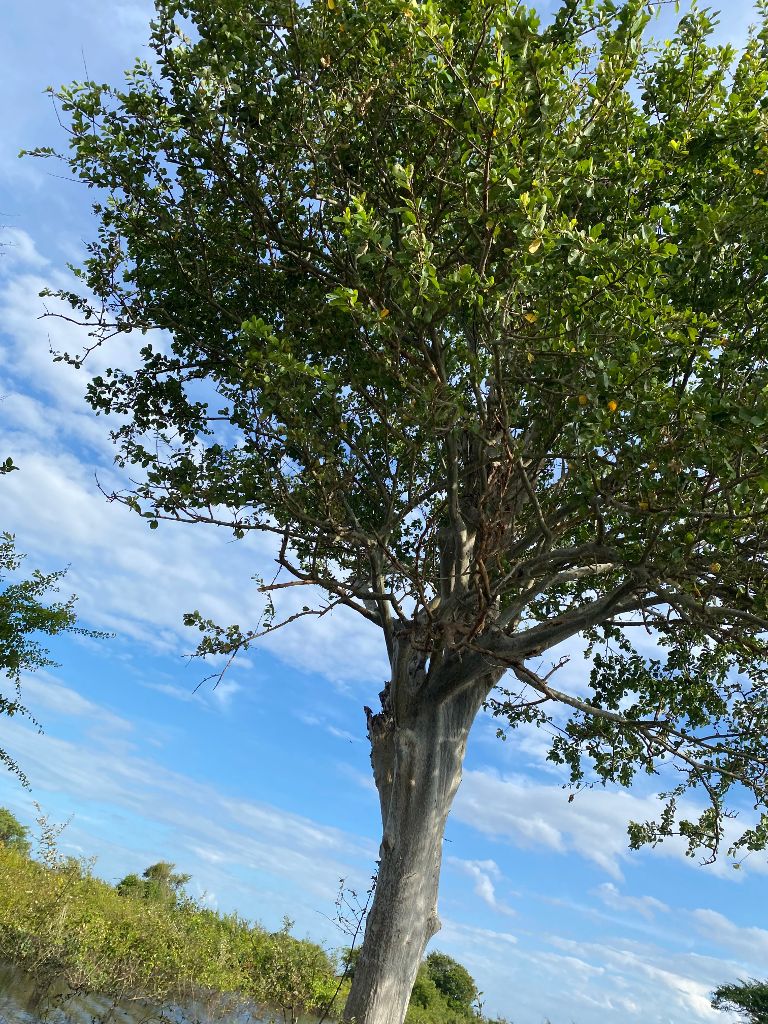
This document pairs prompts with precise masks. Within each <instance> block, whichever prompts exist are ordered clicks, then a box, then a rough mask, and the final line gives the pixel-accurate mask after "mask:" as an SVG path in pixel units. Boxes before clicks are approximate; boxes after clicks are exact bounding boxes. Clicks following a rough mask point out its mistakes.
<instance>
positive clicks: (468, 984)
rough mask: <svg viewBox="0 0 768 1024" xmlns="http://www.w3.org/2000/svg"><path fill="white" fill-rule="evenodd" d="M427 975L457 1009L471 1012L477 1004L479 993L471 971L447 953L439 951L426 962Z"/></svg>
mask: <svg viewBox="0 0 768 1024" xmlns="http://www.w3.org/2000/svg"><path fill="white" fill-rule="evenodd" d="M425 964H426V967H427V974H428V976H429V977H430V978H431V979H432V981H433V982H434V983H435V985H436V987H437V988H438V990H439V991H440V992H441V993H442V994H443V995H444V996H445V998H446V999H447V1000H448V1001H449V1002H450V1003H451V1004H452V1005H453V1006H454V1007H455V1008H459V1007H460V1008H462V1009H466V1010H467V1011H470V1010H471V1009H472V1006H473V1005H474V1004H475V1003H476V1002H477V998H478V996H479V994H480V993H479V992H478V990H477V985H476V984H475V980H474V978H473V977H472V975H471V974H470V973H469V971H468V970H467V969H466V967H464V966H463V965H462V964H460V963H459V962H458V961H457V960H454V959H453V957H451V956H448V954H447V953H440V952H438V951H437V950H435V951H434V952H432V953H430V954H429V956H428V957H427V958H426V960H425Z"/></svg>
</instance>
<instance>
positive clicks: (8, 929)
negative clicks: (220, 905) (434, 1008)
mask: <svg viewBox="0 0 768 1024" xmlns="http://www.w3.org/2000/svg"><path fill="white" fill-rule="evenodd" d="M0 960H1V961H5V962H6V963H9V964H13V965H15V966H17V967H19V968H20V969H22V970H24V971H27V972H28V973H30V974H31V975H32V976H33V977H34V978H35V979H36V981H37V983H38V986H39V988H40V991H41V996H43V997H45V995H46V990H50V991H57V992H58V991H60V990H61V987H62V986H64V988H65V989H68V990H70V991H72V992H77V993H99V994H102V995H104V996H107V997H108V998H110V999H113V1000H115V1001H126V1000H134V1001H138V1000H140V1001H142V1002H144V1003H147V1004H151V1005H155V1006H158V1007H162V1006H169V1005H174V1004H175V1005H181V1006H184V1005H188V1004H189V1003H190V1002H192V1001H195V1000H197V999H200V998H205V999H206V1000H207V999H210V998H211V997H216V996H218V997H220V1000H221V1004H222V1008H223V1009H224V1008H227V1007H228V1008H231V1006H232V1003H233V1002H236V1001H241V1002H251V1003H256V1004H258V1005H270V1006H272V1007H276V1008H278V1009H279V1010H280V1011H281V1012H282V1011H285V1013H286V1015H287V1016H288V1018H289V1019H290V1017H292V1016H297V1015H298V1014H299V1013H304V1012H308V1013H312V1012H316V1011H317V1010H318V1009H319V1008H320V1007H321V1006H324V1005H325V1004H326V1003H328V1001H330V1000H331V999H332V997H333V994H334V992H335V990H336V987H337V982H336V977H335V972H336V964H335V963H334V961H333V960H332V958H331V957H330V956H329V955H328V954H327V953H326V952H325V951H324V950H323V949H322V948H321V947H320V946H318V945H317V944H315V943H312V942H308V941H306V940H300V939H296V938H294V937H293V936H291V935H290V934H288V932H287V931H281V932H276V933H274V932H273V933H270V932H268V931H266V930H265V929H263V928H261V927H259V926H258V925H253V924H251V923H249V922H247V921H245V920H243V919H242V918H240V917H238V916H237V915H228V914H219V913H216V912H214V911H211V910H208V909H205V908H202V907H200V906H197V905H196V904H195V903H193V902H192V901H191V900H186V899H180V900H179V901H178V902H173V903H171V902H162V901H154V902H153V901H149V900H145V899H139V898H132V897H130V896H124V895H121V894H120V893H118V891H117V890H116V889H115V888H113V887H112V886H110V885H108V884H107V883H106V882H103V881H101V880H99V879H97V878H94V877H92V876H91V875H90V874H89V873H88V872H87V871H84V870H83V869H82V867H81V866H80V865H79V864H78V863H77V862H73V861H70V862H66V863H63V864H56V865H55V866H46V865H44V864H41V863H39V862H38V861H34V860H31V859H29V858H28V857H26V856H24V855H23V854H22V853H19V852H17V851H15V850H13V849H8V848H5V847H2V846H0Z"/></svg>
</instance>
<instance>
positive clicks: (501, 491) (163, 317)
mask: <svg viewBox="0 0 768 1024" xmlns="http://www.w3.org/2000/svg"><path fill="white" fill-rule="evenodd" d="M648 6H649V5H648V4H647V3H645V2H642V0H624V2H623V3H614V2H611V0H563V2H562V3H561V5H560V7H559V9H558V10H557V11H556V13H555V14H554V16H553V17H552V19H551V20H550V21H549V22H548V23H547V24H545V25H542V23H541V22H540V19H539V18H538V17H537V15H536V13H535V12H534V11H533V10H530V9H528V8H526V7H524V6H522V5H521V4H519V3H517V2H511V0H493V2H490V3H489V2H487V0H482V2H480V0H470V2H468V3H467V2H462V3H457V2H454V0H423V2H412V0H406V2H404V0H375V2H372V3H371V2H366V3H365V4H359V3H356V2H354V0H322V2H321V0H314V2H312V3H308V4H306V5H300V6H299V5H293V4H290V3H286V2H285V0H262V2H260V3H258V4H253V3H250V2H248V3H246V2H245V0H225V2H222V0H215V2H214V0H157V18H156V21H155V22H154V24H153V30H152V46H153V48H154V51H155V58H156V60H155V63H154V64H152V65H150V64H148V63H142V62H140V63H138V64H136V65H135V67H134V68H133V70H132V71H131V72H130V73H129V74H128V76H127V80H126V83H125V85H124V86H123V87H121V88H118V87H110V86H106V85H101V84H97V83H94V82H85V83H80V84H76V85H73V86H69V87H66V88H63V89H61V90H59V91H58V93H57V96H58V98H59V100H60V102H61V105H62V108H63V111H64V113H65V115H66V116H67V117H68V118H69V121H70V129H71V135H70V145H71V148H70V151H69V153H68V154H67V155H66V156H65V159H66V160H67V161H68V162H69V166H70V167H71V169H72V172H73V173H74V174H75V175H76V176H77V177H79V178H80V179H81V180H82V181H84V182H85V183H86V184H87V185H88V186H90V187H95V188H96V189H98V190H99V191H100V193H101V194H102V196H103V197H104V198H99V199H98V200H97V202H96V204H95V207H94V209H95V212H96V214H97V217H98V221H99V232H98V236H97V238H96V239H95V240H94V241H93V242H92V243H91V245H90V247H89V255H88V258H87V260H86V261H85V264H84V266H83V267H81V268H79V269H77V271H76V273H77V275H78V277H79V279H80V285H79V287H80V291H72V292H71V293H61V294H62V295H63V297H64V298H66V299H68V300H69V301H70V302H71V304H72V306H73V307H74V309H75V311H76V312H75V316H76V317H78V318H80V319H81V320H82V321H83V322H84V323H87V324H88V325H89V326H90V330H91V334H92V343H93V345H104V344H107V343H108V340H109V338H110V337H112V336H113V335H114V334H115V333H124V332H136V333H137V336H141V334H142V333H143V334H147V332H150V331H155V330H156V329H159V330H161V331H164V332H166V333H165V335H163V336H162V337H161V338H160V340H158V338H157V336H156V335H154V334H153V335H152V336H151V337H145V338H144V339H143V341H142V342H141V343H140V345H139V346H137V352H136V362H135V365H134V366H129V367H113V368H111V369H109V370H108V371H106V373H104V374H102V375H99V376H97V377H95V378H94V379H93V381H92V383H91V386H90V389H89V393H88V397H89V400H90V402H91V404H92V406H93V407H94V409H96V410H97V411H98V412H103V413H111V414H116V415H117V416H118V417H120V420H119V423H118V425H117V426H116V428H115V430H114V438H115V441H116V444H117V446H118V453H119V454H118V459H119V460H120V461H121V463H122V464H123V465H128V464H132V465H134V466H138V467H140V468H141V469H142V471H143V476H142V478H141V479H140V480H139V481H138V483H137V484H136V486H135V487H134V488H133V489H132V490H131V491H129V492H125V493H123V494H122V495H120V496H119V497H121V498H122V500H124V501H125V502H126V503H127V504H129V505H131V506H132V507H133V508H135V509H136V510H137V511H138V512H140V513H141V514H142V515H144V516H146V517H147V518H148V519H149V520H150V525H151V526H156V525H157V523H158V520H161V519H171V520H180V521H185V522H209V523H219V524H222V523H223V524H226V525H228V526H229V527H230V528H231V529H232V530H233V531H234V533H235V535H236V536H242V535H243V534H244V533H245V532H246V531H249V530H259V531H265V532H268V533H272V534H274V535H275V536H276V537H277V538H278V552H277V559H278V563H279V566H280V571H281V574H282V575H281V576H280V577H279V578H278V579H276V580H274V581H273V582H272V583H271V584H267V585H265V587H264V589H265V591H266V592H268V593H269V594H271V595H274V594H277V595H278V596H282V597H283V598H285V594H286V593H289V594H294V593H295V591H293V590H291V591H287V590H285V589H283V588H288V587H296V586H299V587H306V588H307V593H309V594H315V593H316V592H317V588H319V589H320V591H322V592H323V593H324V594H325V595H326V600H325V602H324V603H321V604H320V605H317V604H316V603H315V602H314V600H313V598H308V599H307V600H308V602H309V603H308V604H307V605H305V606H302V605H301V604H300V603H299V604H293V605H290V604H288V605H285V607H286V608H287V611H286V615H285V618H287V619H289V620H292V619H294V618H296V617H299V616H301V615H304V614H324V613H325V612H326V611H327V610H328V609H329V608H332V607H335V606H337V605H344V606H347V607H350V608H353V609H354V610H356V611H357V612H359V613H360V614H361V615H363V616H365V617H366V618H367V619H368V620H370V621H372V622H374V623H376V624H377V625H378V626H379V627H381V629H382V631H383V633H384V636H385V640H386V643H387V648H388V651H389V654H390V659H391V661H392V663H393V677H394V676H396V675H397V671H398V666H401V665H402V664H404V663H405V662H407V663H408V664H409V665H411V666H414V665H415V666H416V669H415V670H414V671H413V672H412V673H411V678H412V679H415V680H417V681H418V685H417V686H414V688H413V689H412V690H411V691H410V692H405V691H404V690H402V691H401V692H398V693H397V694H396V695H395V694H393V697H394V696H396V698H397V701H399V702H400V703H399V704H398V708H399V711H398V713H399V714H400V715H401V716H406V715H407V713H408V709H409V707H411V706H415V703H418V702H419V701H424V700H431V699H434V700H441V699H443V698H444V697H446V696H447V695H449V694H451V693H454V692H456V690H457V688H460V687H461V686H464V685H466V683H467V681H468V680H471V679H472V678H477V677H480V676H481V675H484V674H485V675H487V674H488V673H489V672H490V673H491V674H492V675H493V674H494V673H495V676H494V678H498V677H499V675H500V674H501V672H502V671H503V670H504V669H511V670H512V672H513V673H514V675H515V677H516V680H517V684H519V685H516V686H515V687H514V688H511V687H509V688H506V689H502V690H501V691H500V692H499V693H497V695H496V696H495V697H494V698H493V701H492V704H491V706H492V708H493V709H494V710H495V711H496V712H497V713H499V714H501V715H503V716H504V717H505V718H507V719H508V720H509V721H510V722H511V724H512V725H515V724H518V723H519V722H521V721H536V722H537V723H539V724H544V723H546V722H549V721H551V720H552V714H553V709H557V708H563V707H564V708H565V709H566V710H567V711H569V712H571V717H570V719H568V720H567V722H566V723H565V725H563V724H562V721H561V720H558V723H557V724H558V728H559V729H560V731H559V732H558V733H557V738H556V739H555V741H554V745H553V750H552V754H551V756H552V757H553V758H554V759H555V760H558V761H561V762H566V763H567V764H569V765H570V769H571V773H572V777H573V779H574V780H575V781H577V782H589V781H591V780H593V779H594V778H597V779H601V780H603V781H606V780H612V781H617V782H620V783H622V784H627V783H629V782H630V781H631V779H632V778H633V776H634V775H635V773H636V771H637V770H638V769H639V768H642V769H645V770H647V771H648V772H654V771H656V770H657V769H658V766H659V765H660V764H661V763H662V762H664V761H666V760H669V761H672V762H674V763H675V765H676V766H677V767H678V768H680V770H681V773H682V774H681V776H680V783H679V785H677V784H675V785H674V786H672V787H671V788H670V792H669V794H668V796H669V802H668V804H667V806H666V810H665V812H664V814H663V816H662V818H661V819H660V820H659V821H658V822H655V823H648V824H646V825H637V826H636V827H635V828H634V831H633V833H632V841H633V843H635V844H637V843H640V842H643V841H648V840H651V841H655V840H656V839H658V838H660V837H661V836H663V835H668V834H670V833H671V832H672V831H678V832H682V833H683V834H684V835H685V836H687V838H688V839H689V842H690V848H691V850H693V849H695V848H697V847H698V846H701V845H703V846H704V847H705V848H707V849H709V850H710V851H711V852H712V853H714V852H716V850H717V849H718V847H719V844H720V840H721V838H722V835H723V815H724V813H726V811H725V803H724V800H725V796H726V793H727V792H728V790H729V789H730V788H731V787H735V788H736V790H737V792H738V791H743V789H744V788H746V791H747V793H748V795H749V798H750V799H751V800H752V802H753V803H755V804H756V805H758V806H760V807H762V806H763V805H764V801H765V796H766V770H767V769H768V748H767V746H766V739H765V737H766V735H767V734H768V710H766V701H765V691H766V678H765V668H764V664H765V655H766V642H765V632H766V628H767V627H768V574H767V573H766V553H767V550H768V532H767V531H768V526H766V523H768V517H767V516H766V513H767V512H768V466H767V465H766V447H765V444H764V439H763V437H762V434H763V432H764V427H765V424H766V423H768V365H767V363H766V356H767V355H768V347H767V341H766V297H767V291H766V272H767V270H768V253H767V252H766V245H765V239H766V224H767V219H766V182H767V181H768V174H767V173H766V172H767V171H768V163H767V158H768V136H767V135H766V129H767V125H768V118H767V115H766V110H767V109H768V93H767V85H768V23H767V22H766V17H765V9H764V6H762V5H761V6H760V7H759V14H760V19H761V20H760V26H759V28H758V30H757V31H756V32H755V33H754V34H753V35H752V36H751V38H750V40H749V42H748V43H747V45H746V47H745V48H744V49H743V50H742V51H741V52H740V53H739V54H736V52H735V51H734V49H733V48H731V47H728V46H715V45H712V43H711V41H710V35H711V32H712V28H713V23H712V20H711V16H710V15H708V14H707V13H706V12H703V11H699V12H693V13H689V14H687V15H685V17H683V18H682V19H681V21H680V23H679V26H678V29H677V32H676V34H675V35H674V38H672V39H671V40H669V41H668V42H667V43H665V44H663V45H662V44H657V43H655V42H653V41H648V39H647V38H646V36H645V35H644V33H645V32H646V29H647V27H648V23H649V18H650V15H649V11H648ZM36 152H37V153H38V154H40V155H49V154H50V153H51V151H50V150H38V151H36ZM86 355H87V353H85V354H75V355H72V354H66V353H65V354H63V358H68V359H70V360H71V361H73V362H77V363H79V362H80V361H82V359H83V358H85V357H86ZM188 621H189V622H190V623H193V624H196V625H198V626H200V628H201V629H202V630H203V631H207V635H206V637H205V639H204V640H203V643H202V644H201V651H202V652H203V653H205V652H211V651H219V652H221V651H223V652H226V653H232V652H233V651H235V650H237V649H241V648H242V647H244V646H247V644H248V643H250V642H251V641H252V640H253V639H254V638H255V636H256V635H258V632H259V631H258V630H253V629H243V628H241V627H239V626H231V627H229V628H224V627H220V626H216V625H215V624H213V623H207V622H205V621H204V620H202V619H201V618H200V616H199V615H197V614H191V615H189V616H188ZM278 624H279V623H278V621H272V619H270V618H268V619H267V622H266V627H265V628H267V629H270V628H275V627H276V625H278ZM648 633H651V634H652V637H653V638H654V640H653V642H654V643H655V644H656V647H655V649H654V651H653V653H652V656H650V657H649V656H648V650H647V647H644V646H643V643H644V642H645V641H644V640H643V642H638V641H636V639H635V638H636V637H638V636H639V637H641V638H646V636H647V634H648ZM577 636H582V637H586V638H587V639H588V640H589V641H590V642H591V643H592V644H593V645H596V646H595V652H596V653H595V658H594V669H593V672H592V676H591V680H590V688H589V696H588V697H587V698H583V697H582V696H580V695H579V694H578V693H577V692H570V691H568V690H566V689H560V688H558V687H556V686H555V685H553V683H552V682H551V681H550V677H549V676H548V675H546V674H544V673H542V672H540V671H538V670H537V669H535V668H532V667H531V666H530V665H529V664H527V663H528V662H529V661H531V660H532V659H539V658H540V657H541V656H542V655H544V654H546V652H547V651H549V650H550V649H552V648H554V647H556V646H557V645H558V644H560V643H562V642H565V641H567V640H569V639H570V638H573V637H577ZM598 652H599V653H598ZM556 713H557V712H556ZM585 754H586V755H588V757H589V758H590V759H591V761H592V765H593V774H590V775H585V769H584V766H583V760H582V759H583V755H585ZM595 773H596V774H595ZM689 786H701V787H703V788H704V789H705V790H706V793H707V796H708V800H709V804H710V806H709V808H708V809H707V810H706V811H705V812H704V813H703V815H702V816H701V817H699V818H694V819H693V820H687V819H685V818H684V819H683V820H682V821H676V812H675V800H676V799H678V798H679V797H680V796H681V795H682V793H683V792H684V791H685V789H686V788H687V787H689ZM767 839H768V819H765V818H763V819H762V820H761V823H760V824H758V825H757V826H756V827H753V828H748V829H746V830H745V831H744V833H743V835H742V837H741V839H740V840H738V844H740V845H741V846H742V847H746V848H747V849H753V848H754V849H756V848H760V847H762V846H763V845H765V843H766V840H767Z"/></svg>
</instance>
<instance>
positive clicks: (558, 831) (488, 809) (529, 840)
mask: <svg viewBox="0 0 768 1024" xmlns="http://www.w3.org/2000/svg"><path fill="white" fill-rule="evenodd" d="M568 797H569V793H568V791H567V790H564V789H563V788H562V787H561V786H557V785H551V784H546V783H540V782H534V781H532V780H531V779H529V778H527V777H525V776H522V775H509V776H502V775H500V774H498V773H497V772H495V771H491V770H468V771H466V772H465V773H464V781H463V782H462V785H461V788H460V789H459V792H458V795H457V797H456V803H455V804H454V811H453V813H454V814H455V815H456V817H457V818H458V819H459V820H460V821H462V822H464V823H466V824H468V825H471V826H472V827H474V828H476V829H478V830H479V831H480V832H482V833H484V834H485V835H487V836H491V837H493V838H496V839H504V840H506V841H509V842H511V843H513V844H514V845H515V846H519V847H522V848H526V849H532V848H533V849H535V848H536V847H543V848H546V849H550V850H554V851H556V852H558V853H563V854H566V853H567V854H570V853H577V854H579V856H581V857H584V858H585V859H586V860H589V861H592V862H593V863H594V864H597V865H598V866H599V867H601V868H602V869H603V870H604V871H605V872H606V873H607V874H608V875H610V876H611V877H612V878H614V879H616V880H620V879H621V878H622V877H623V875H622V863H623V862H625V861H626V860H627V859H628V858H629V857H630V856H632V854H631V851H630V850H629V847H628V839H627V824H628V823H629V822H630V821H647V820H649V819H654V818H656V817H658V814H659V810H660V807H661V804H660V803H659V801H658V800H657V799H656V797H655V796H652V795H647V796H639V795H636V794H634V793H631V792H628V791H624V790H612V789H608V788H603V787H595V788H594V789H587V790H583V791H581V792H579V793H577V794H576V795H575V798H574V799H573V801H569V799H568ZM679 809H680V810H681V811H684V812H687V813H691V814H693V813H697V811H696V809H695V808H694V807H691V806H688V807H687V808H686V807H685V806H684V805H683V804H682V803H681V804H680V806H679ZM734 824H735V823H734V822H728V827H729V828H730V829H731V833H732V834H737V832H736V830H735V828H734ZM724 845H727V843H726V844H724ZM685 849H686V847H685V843H684V842H682V841H681V840H680V839H679V838H677V837H672V838H671V839H668V840H665V842H663V843H661V844H660V845H659V846H657V847H655V848H653V849H652V850H650V851H649V854H650V855H651V856H658V857H674V858H676V859H679V860H681V861H682V862H684V863H686V864H689V865H691V866H692V867H694V868H695V869H696V870H697V871H699V872H710V873H712V874H718V875H720V876H722V877H727V878H733V876H734V875H735V874H736V873H735V872H734V871H733V870H732V869H731V868H730V867H729V865H728V862H727V861H725V860H723V859H721V860H719V861H718V862H717V863H715V864H712V865H702V864H701V863H699V862H698V861H696V860H692V859H691V858H689V857H686V856H685ZM749 866H750V867H751V868H752V869H754V870H756V871H765V870H766V865H765V863H764V862H762V861H757V860H756V861H755V862H754V864H750V865H749Z"/></svg>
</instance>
